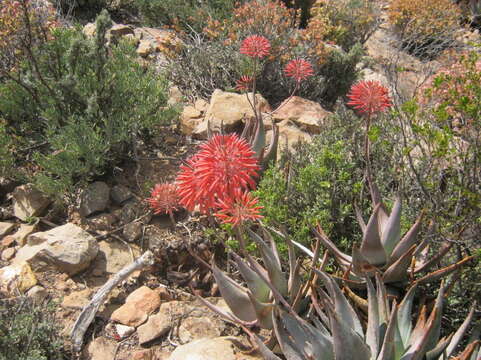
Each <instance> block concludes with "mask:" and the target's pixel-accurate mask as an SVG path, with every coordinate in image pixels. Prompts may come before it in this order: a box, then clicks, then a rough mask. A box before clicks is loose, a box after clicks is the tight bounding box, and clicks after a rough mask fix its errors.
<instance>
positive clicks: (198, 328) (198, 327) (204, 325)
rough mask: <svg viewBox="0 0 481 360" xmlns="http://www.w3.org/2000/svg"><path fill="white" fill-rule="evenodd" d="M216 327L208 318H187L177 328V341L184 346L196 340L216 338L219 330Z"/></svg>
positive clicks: (219, 333)
mask: <svg viewBox="0 0 481 360" xmlns="http://www.w3.org/2000/svg"><path fill="white" fill-rule="evenodd" d="M217 325H219V324H217V323H215V322H214V321H212V320H211V319H210V318H208V317H194V316H190V317H187V318H186V319H184V320H183V321H182V323H181V325H180V327H179V339H180V341H182V343H184V344H185V343H188V342H191V341H193V340H197V339H202V338H215V337H218V336H220V335H221V329H220V327H218V326H217Z"/></svg>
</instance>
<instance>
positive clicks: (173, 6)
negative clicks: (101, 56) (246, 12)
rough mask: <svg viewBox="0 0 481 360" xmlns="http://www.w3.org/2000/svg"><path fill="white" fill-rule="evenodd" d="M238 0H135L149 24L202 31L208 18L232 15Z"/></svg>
mask: <svg viewBox="0 0 481 360" xmlns="http://www.w3.org/2000/svg"><path fill="white" fill-rule="evenodd" d="M239 2H243V1H236V0H207V1H196V0H186V1H178V0H134V5H135V6H136V7H137V8H138V9H139V13H140V16H141V19H142V22H143V23H144V24H146V25H148V26H165V25H170V26H174V27H176V28H177V29H178V30H180V29H183V30H187V31H188V32H191V31H192V30H193V31H197V32H201V31H202V29H203V28H204V26H205V25H206V24H207V20H209V19H216V20H223V19H226V18H228V17H230V16H231V14H232V9H233V8H234V5H235V4H236V3H239Z"/></svg>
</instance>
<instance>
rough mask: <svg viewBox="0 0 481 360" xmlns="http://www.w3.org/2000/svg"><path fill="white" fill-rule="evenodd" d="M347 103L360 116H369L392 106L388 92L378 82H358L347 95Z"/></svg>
mask: <svg viewBox="0 0 481 360" xmlns="http://www.w3.org/2000/svg"><path fill="white" fill-rule="evenodd" d="M347 97H348V98H349V100H350V101H349V102H348V103H347V105H349V106H352V107H353V108H354V109H356V110H357V111H359V113H361V114H366V115H367V116H371V115H373V114H376V113H379V112H382V111H384V110H385V109H387V108H389V107H391V106H392V103H391V98H390V97H389V91H388V89H387V88H386V87H384V86H383V85H382V84H381V83H380V82H379V81H360V82H358V83H357V84H354V85H353V86H352V87H351V90H350V91H349V93H348V94H347Z"/></svg>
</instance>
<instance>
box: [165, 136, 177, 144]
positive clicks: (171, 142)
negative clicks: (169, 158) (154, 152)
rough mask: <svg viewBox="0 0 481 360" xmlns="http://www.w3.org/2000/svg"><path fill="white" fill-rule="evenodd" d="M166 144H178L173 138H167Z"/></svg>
mask: <svg viewBox="0 0 481 360" xmlns="http://www.w3.org/2000/svg"><path fill="white" fill-rule="evenodd" d="M164 142H165V143H166V144H167V145H175V144H177V138H175V137H173V136H167V137H166V138H165V139H164Z"/></svg>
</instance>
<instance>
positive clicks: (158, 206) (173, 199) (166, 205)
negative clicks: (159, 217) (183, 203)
mask: <svg viewBox="0 0 481 360" xmlns="http://www.w3.org/2000/svg"><path fill="white" fill-rule="evenodd" d="M179 200H180V197H179V195H178V193H177V186H176V185H175V184H156V185H155V186H154V188H153V189H152V191H151V193H150V198H148V199H147V200H146V201H147V202H148V204H149V205H150V207H151V208H152V210H154V213H155V214H161V213H165V214H172V213H173V212H174V211H176V210H178V209H179Z"/></svg>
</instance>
